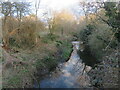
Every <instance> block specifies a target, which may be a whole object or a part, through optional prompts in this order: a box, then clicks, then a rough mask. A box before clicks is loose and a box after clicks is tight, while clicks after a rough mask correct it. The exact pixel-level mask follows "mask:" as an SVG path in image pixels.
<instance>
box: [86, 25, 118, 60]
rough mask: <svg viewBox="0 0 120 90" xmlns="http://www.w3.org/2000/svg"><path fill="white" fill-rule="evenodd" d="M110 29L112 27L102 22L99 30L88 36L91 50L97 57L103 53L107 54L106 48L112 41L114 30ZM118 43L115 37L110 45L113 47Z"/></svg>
mask: <svg viewBox="0 0 120 90" xmlns="http://www.w3.org/2000/svg"><path fill="white" fill-rule="evenodd" d="M110 29H111V28H110V27H107V26H106V25H102V24H101V25H99V28H97V30H96V31H94V32H93V33H92V34H91V35H90V36H89V37H88V38H89V39H88V45H89V46H90V49H91V51H92V52H93V54H94V55H95V56H96V57H97V58H100V57H101V56H102V55H103V54H105V53H103V52H104V49H105V48H106V46H107V45H108V44H109V42H110V41H111V37H112V35H113V32H112V31H111V30H110ZM116 44H117V42H116V39H115V38H113V40H112V41H111V44H110V47H113V46H115V45H116Z"/></svg>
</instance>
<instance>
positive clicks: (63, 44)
mask: <svg viewBox="0 0 120 90" xmlns="http://www.w3.org/2000/svg"><path fill="white" fill-rule="evenodd" d="M56 45H57V47H58V50H59V53H61V56H60V58H61V59H62V60H67V59H68V58H69V56H70V54H71V51H72V44H71V43H70V42H69V41H66V40H64V41H57V44H56Z"/></svg>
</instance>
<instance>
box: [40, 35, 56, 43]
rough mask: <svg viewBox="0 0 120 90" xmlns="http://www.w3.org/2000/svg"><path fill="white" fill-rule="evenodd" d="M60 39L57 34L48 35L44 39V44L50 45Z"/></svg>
mask: <svg viewBox="0 0 120 90" xmlns="http://www.w3.org/2000/svg"><path fill="white" fill-rule="evenodd" d="M57 38H58V36H57V35H55V34H48V35H46V36H44V37H43V38H42V42H44V43H50V42H51V41H55V40H56V39H57Z"/></svg>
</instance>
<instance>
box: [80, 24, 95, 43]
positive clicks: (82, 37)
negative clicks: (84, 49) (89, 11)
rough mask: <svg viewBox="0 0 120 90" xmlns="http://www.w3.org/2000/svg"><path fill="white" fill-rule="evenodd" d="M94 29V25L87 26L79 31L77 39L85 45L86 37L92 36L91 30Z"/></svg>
mask: <svg viewBox="0 0 120 90" xmlns="http://www.w3.org/2000/svg"><path fill="white" fill-rule="evenodd" d="M94 29H95V26H94V25H91V24H89V25H87V26H86V28H85V29H83V30H81V31H80V34H79V38H80V40H82V41H83V42H84V43H85V44H87V43H88V36H89V35H90V34H92V32H93V30H94Z"/></svg>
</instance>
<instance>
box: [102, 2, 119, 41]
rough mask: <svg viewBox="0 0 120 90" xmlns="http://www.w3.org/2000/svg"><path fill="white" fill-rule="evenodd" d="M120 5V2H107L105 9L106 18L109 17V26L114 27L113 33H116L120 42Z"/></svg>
mask: <svg viewBox="0 0 120 90" xmlns="http://www.w3.org/2000/svg"><path fill="white" fill-rule="evenodd" d="M119 8H120V3H119V2H118V3H117V2H105V5H104V9H105V10H106V16H108V17H109V19H108V24H109V25H110V26H112V27H113V28H114V29H113V31H114V32H115V31H116V30H117V32H116V34H115V37H116V38H117V39H118V41H119V42H120V9H119Z"/></svg>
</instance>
